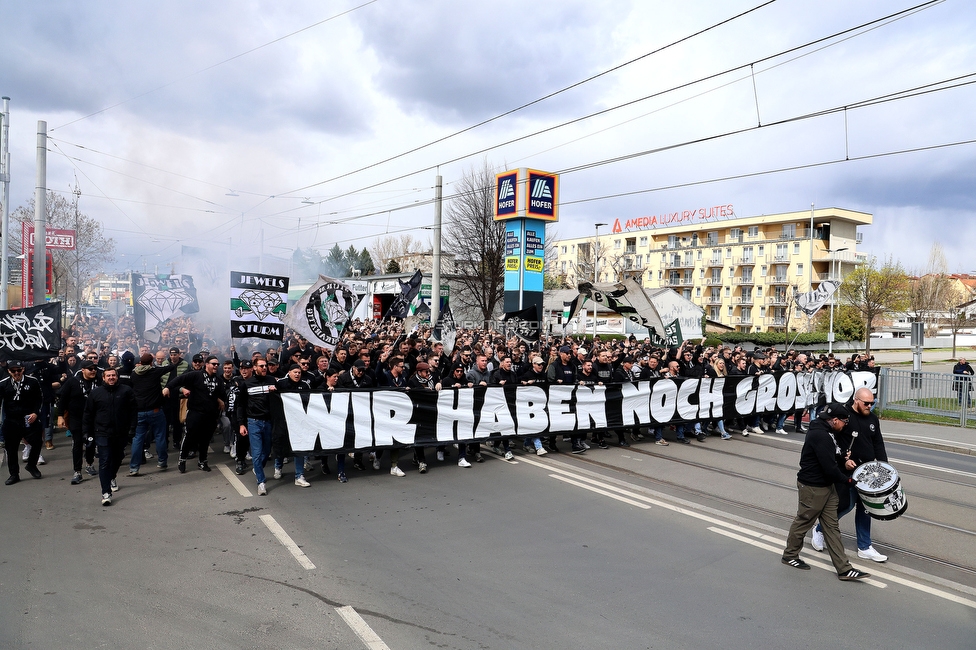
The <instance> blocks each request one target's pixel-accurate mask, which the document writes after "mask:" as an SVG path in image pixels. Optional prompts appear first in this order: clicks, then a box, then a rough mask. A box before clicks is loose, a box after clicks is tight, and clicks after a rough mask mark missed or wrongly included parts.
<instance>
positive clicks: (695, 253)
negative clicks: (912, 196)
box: [550, 206, 873, 332]
mask: <svg viewBox="0 0 976 650" xmlns="http://www.w3.org/2000/svg"><path fill="white" fill-rule="evenodd" d="M719 207H720V208H721V210H720V209H719V208H714V209H706V210H707V211H706V210H701V211H693V212H690V213H688V212H685V213H673V214H670V215H664V216H661V217H658V216H655V217H641V218H637V219H629V220H624V219H617V220H615V221H614V222H613V223H610V224H601V225H600V228H595V229H594V236H592V237H580V238H576V239H564V240H560V241H556V242H554V248H555V255H554V256H553V259H554V266H551V267H550V268H551V269H552V273H553V275H556V276H558V277H559V278H561V280H562V281H563V282H564V283H565V284H566V285H567V286H572V287H575V286H576V285H577V284H578V283H580V282H585V281H592V280H593V279H594V253H595V257H596V258H597V279H598V280H599V281H600V282H618V281H621V280H623V279H626V278H634V279H635V280H636V281H637V282H639V283H640V284H641V285H642V286H644V287H647V288H652V289H655V288H659V287H668V288H671V289H674V290H675V291H677V292H678V293H680V294H681V295H682V296H684V297H685V298H687V299H688V300H691V301H692V302H694V303H695V304H697V305H699V306H701V307H702V308H703V309H704V310H705V315H706V316H707V318H708V320H711V321H715V322H718V323H722V324H724V325H728V326H730V327H734V328H735V329H736V330H738V331H741V332H785V331H788V330H789V331H804V330H805V329H806V327H807V325H808V323H807V318H806V316H805V315H803V314H802V313H800V315H799V316H797V312H796V311H795V309H794V303H795V298H794V296H795V294H796V293H797V292H799V293H804V292H807V291H810V290H811V289H812V288H816V287H817V286H819V284H820V282H823V281H824V280H828V279H842V278H843V276H844V275H846V274H847V273H848V272H850V271H851V270H852V269H853V268H854V266H855V265H856V264H857V263H858V262H859V260H860V257H862V256H863V255H862V254H859V253H858V252H857V246H858V244H859V243H861V237H862V231H861V230H859V229H860V228H863V227H864V226H869V225H871V223H872V222H873V217H872V215H870V214H867V213H864V212H855V211H853V210H845V209H841V208H823V209H816V210H806V211H803V212H789V213H783V214H769V215H762V216H755V217H737V216H734V212H733V211H732V206H719ZM594 226H596V224H594ZM601 229H602V230H603V231H604V232H602V233H599V235H597V234H596V233H597V232H598V231H599V230H601ZM607 231H609V232H607Z"/></svg>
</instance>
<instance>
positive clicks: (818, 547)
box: [810, 528, 824, 551]
mask: <svg viewBox="0 0 976 650" xmlns="http://www.w3.org/2000/svg"><path fill="white" fill-rule="evenodd" d="M810 544H811V545H812V546H813V550H815V551H822V550H824V536H823V533H822V532H820V531H819V530H817V529H816V528H814V529H813V539H811V540H810Z"/></svg>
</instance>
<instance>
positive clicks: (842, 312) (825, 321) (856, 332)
mask: <svg viewBox="0 0 976 650" xmlns="http://www.w3.org/2000/svg"><path fill="white" fill-rule="evenodd" d="M813 331H814V332H822V333H824V334H826V333H828V332H830V307H824V308H823V309H821V310H820V311H819V312H817V317H816V320H814V323H813ZM834 338H835V339H837V340H838V341H863V340H864V321H863V320H862V319H861V315H860V313H858V311H857V310H856V309H854V308H853V307H851V306H850V305H837V306H836V307H834Z"/></svg>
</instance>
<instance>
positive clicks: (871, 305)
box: [840, 258, 909, 353]
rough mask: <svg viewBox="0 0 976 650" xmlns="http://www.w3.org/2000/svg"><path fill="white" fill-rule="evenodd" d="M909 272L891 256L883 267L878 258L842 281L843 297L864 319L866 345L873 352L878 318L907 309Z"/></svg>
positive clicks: (841, 291)
mask: <svg viewBox="0 0 976 650" xmlns="http://www.w3.org/2000/svg"><path fill="white" fill-rule="evenodd" d="M908 285H909V282H908V276H907V275H906V274H905V271H904V270H903V269H902V267H901V265H900V264H898V263H897V262H894V261H893V260H892V259H891V258H888V259H887V260H885V263H884V265H883V266H881V268H878V263H877V260H876V259H875V258H871V261H870V262H868V263H866V264H862V265H861V266H859V267H857V268H856V269H854V270H853V271H852V272H851V273H849V274H848V276H847V277H846V278H844V284H842V285H840V294H841V298H842V299H843V301H844V302H845V303H847V304H848V305H850V306H851V307H853V308H854V309H856V310H857V312H858V313H859V314H860V315H861V318H863V319H864V348H865V351H866V352H868V353H870V352H871V332H872V330H873V328H874V321H875V319H877V318H880V317H882V316H885V315H888V314H891V313H893V312H900V311H904V310H905V308H906V306H907V304H908Z"/></svg>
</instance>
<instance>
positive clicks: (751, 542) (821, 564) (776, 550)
mask: <svg viewBox="0 0 976 650" xmlns="http://www.w3.org/2000/svg"><path fill="white" fill-rule="evenodd" d="M708 530H710V531H712V532H713V533H718V534H719V535H724V536H725V537H729V538H731V539H735V540H738V541H740V542H745V543H746V544H749V545H751V546H755V547H756V548H761V549H764V550H767V551H769V552H770V553H776V554H777V555H779V556H780V557H782V555H783V547H782V545H783V544H785V540H779V539H776V538H775V537H769V536H768V535H762V536H761V539H765V540H767V541H771V542H776V543H778V544H780V545H781V546H772V545H770V544H764V543H762V542H759V541H756V540H754V539H748V538H746V537H743V536H741V535H736V534H735V533H733V532H730V531H727V530H722V529H721V528H716V527H714V526H709V527H708ZM804 555H806V554H804ZM806 562H807V564H809V565H810V566H815V567H817V568H818V569H823V570H824V571H828V572H830V573H833V574H834V575H837V571H836V570H835V569H834V565H833V564H827V563H826V562H823V561H821V560H817V559H814V558H813V557H812V556H809V555H807V556H806ZM861 582H863V583H865V584H869V585H871V586H872V587H877V588H878V589H885V588H886V587H887V586H888V585H886V584H885V583H883V582H879V581H878V580H875V579H874V578H865V579H864V580H861Z"/></svg>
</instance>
